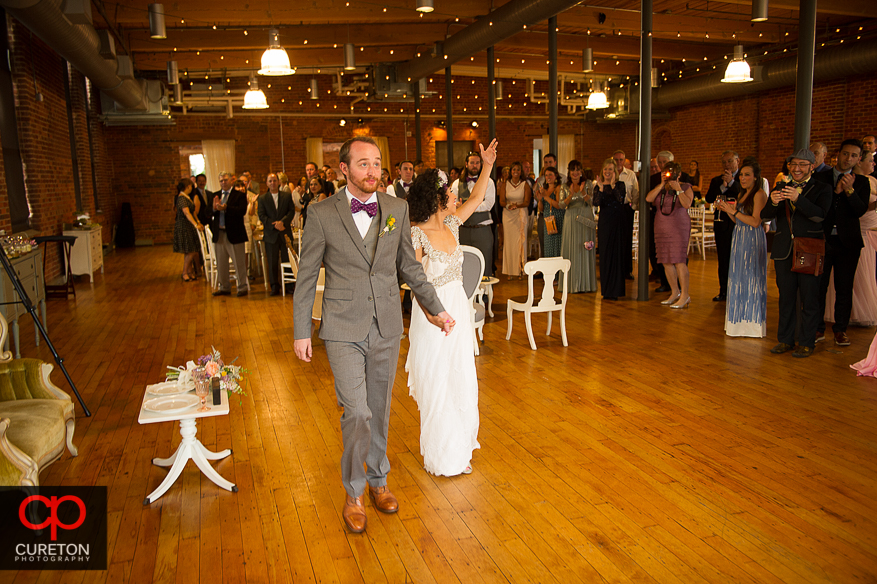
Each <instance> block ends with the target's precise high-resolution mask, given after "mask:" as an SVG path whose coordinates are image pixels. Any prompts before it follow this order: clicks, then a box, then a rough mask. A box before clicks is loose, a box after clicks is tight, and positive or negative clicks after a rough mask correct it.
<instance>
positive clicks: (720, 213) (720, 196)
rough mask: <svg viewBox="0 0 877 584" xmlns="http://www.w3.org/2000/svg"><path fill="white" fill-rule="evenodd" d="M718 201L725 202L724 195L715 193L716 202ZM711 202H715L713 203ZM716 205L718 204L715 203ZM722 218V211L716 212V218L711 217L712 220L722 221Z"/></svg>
mask: <svg viewBox="0 0 877 584" xmlns="http://www.w3.org/2000/svg"><path fill="white" fill-rule="evenodd" d="M718 202H722V203H724V202H725V195H717V196H716V203H718ZM713 204H715V203H713ZM716 206H718V205H716ZM722 220H723V219H722V212H721V211H719V212H718V213H716V218H715V219H713V221H722Z"/></svg>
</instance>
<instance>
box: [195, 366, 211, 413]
mask: <svg viewBox="0 0 877 584" xmlns="http://www.w3.org/2000/svg"><path fill="white" fill-rule="evenodd" d="M193 377H194V379H195V395H197V396H198V397H199V398H201V407H200V408H198V409H197V410H196V411H199V412H209V411H210V407H209V406H207V405H205V403H204V401H205V400H206V399H207V395H208V394H209V393H210V376H209V375H207V372H206V371H204V368H203V367H198V368H197V369H195V373H194V374H193Z"/></svg>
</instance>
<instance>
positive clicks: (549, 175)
mask: <svg viewBox="0 0 877 584" xmlns="http://www.w3.org/2000/svg"><path fill="white" fill-rule="evenodd" d="M543 178H544V179H545V182H544V183H543V184H542V186H539V185H538V184H537V185H536V203H537V205H538V206H539V212H540V213H542V217H544V218H545V219H546V220H548V218H549V217H554V224H555V226H556V229H555V231H556V233H549V231H550V230H549V228H548V226H547V225H546V226H545V237H544V240H543V243H542V257H544V258H553V257H560V243H561V235H562V233H563V216H564V215H565V211H564V210H563V209H561V208H560V191H561V189H563V187H562V185H561V184H560V176H559V175H558V173H557V169H556V168H554V167H553V166H549V167H548V168H546V169H545V171H544V174H543Z"/></svg>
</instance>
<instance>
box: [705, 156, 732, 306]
mask: <svg viewBox="0 0 877 584" xmlns="http://www.w3.org/2000/svg"><path fill="white" fill-rule="evenodd" d="M722 169H723V171H722V174H720V175H719V176H716V177H713V179H712V180H711V181H710V188H709V190H708V191H707V192H706V196H705V197H704V198H705V199H706V202H707V203H710V204H712V203H715V202H716V197H718V196H719V195H724V196H725V197H726V198H728V199H735V200H736V199H737V196H738V195H739V194H740V182H739V181H738V180H737V175H738V174H739V173H740V157H739V156H737V153H736V152H734V151H732V150H725V151H724V152H722ZM713 233H714V234H715V237H716V253H717V254H718V256H719V293H718V295H716V297H715V298H713V302H724V301H725V298H726V297H727V294H728V268H729V267H730V265H731V240H733V239H734V222H733V221H731V218H730V217H728V215H727V214H726V213H725V212H724V211H719V210H716V213H715V215H714V217H713Z"/></svg>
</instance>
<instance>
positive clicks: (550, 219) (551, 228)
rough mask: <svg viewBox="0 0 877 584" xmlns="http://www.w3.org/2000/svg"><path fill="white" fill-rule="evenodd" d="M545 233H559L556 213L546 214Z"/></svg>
mask: <svg viewBox="0 0 877 584" xmlns="http://www.w3.org/2000/svg"><path fill="white" fill-rule="evenodd" d="M545 233H547V234H548V235H557V221H556V220H555V219H554V215H546V216H545Z"/></svg>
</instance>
